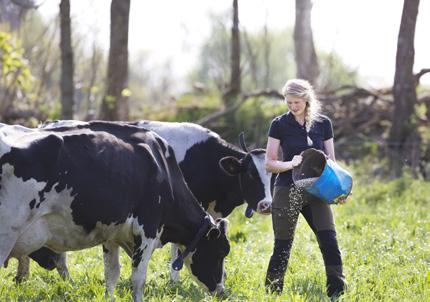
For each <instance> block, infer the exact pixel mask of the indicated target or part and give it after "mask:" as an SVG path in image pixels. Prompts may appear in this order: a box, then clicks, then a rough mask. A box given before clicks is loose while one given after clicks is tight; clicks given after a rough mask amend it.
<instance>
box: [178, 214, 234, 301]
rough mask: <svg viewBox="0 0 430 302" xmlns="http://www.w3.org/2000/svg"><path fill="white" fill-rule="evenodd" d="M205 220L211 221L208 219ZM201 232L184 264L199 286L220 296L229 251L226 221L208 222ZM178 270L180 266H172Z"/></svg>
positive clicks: (222, 289)
mask: <svg viewBox="0 0 430 302" xmlns="http://www.w3.org/2000/svg"><path fill="white" fill-rule="evenodd" d="M206 219H209V220H212V218H210V217H207V218H206ZM203 230H204V232H203V233H202V235H197V236H198V237H200V239H199V240H198V241H197V242H196V245H195V249H194V247H192V249H193V251H192V252H190V255H189V256H188V257H186V255H184V256H185V257H186V258H185V264H186V266H187V267H188V269H189V271H190V272H191V274H192V275H193V277H194V278H195V279H196V281H197V282H198V283H199V284H201V285H203V286H204V287H205V288H206V289H207V290H208V291H209V292H210V293H212V294H216V295H221V294H222V293H223V291H224V276H225V271H224V258H225V257H226V256H227V255H228V253H229V251H230V243H229V241H228V239H227V220H225V219H220V218H219V219H217V220H216V222H215V223H213V222H210V224H209V225H208V226H207V227H204V228H203ZM187 249H189V247H187ZM187 249H186V250H187ZM182 253H184V251H182ZM185 253H186V252H185ZM174 265H175V263H174ZM180 268H181V266H179V267H177V268H175V266H174V269H176V270H178V269H180Z"/></svg>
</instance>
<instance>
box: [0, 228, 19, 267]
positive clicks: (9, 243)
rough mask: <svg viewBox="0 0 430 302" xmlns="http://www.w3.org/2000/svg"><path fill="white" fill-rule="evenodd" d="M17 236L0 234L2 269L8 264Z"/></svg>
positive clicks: (0, 261)
mask: <svg viewBox="0 0 430 302" xmlns="http://www.w3.org/2000/svg"><path fill="white" fill-rule="evenodd" d="M16 238H17V237H15V236H13V235H12V234H6V235H3V234H0V242H1V244H0V267H2V266H3V265H5V264H6V261H7V260H8V259H9V257H10V252H11V251H12V248H13V246H14V244H15V242H16Z"/></svg>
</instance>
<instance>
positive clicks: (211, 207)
mask: <svg viewBox="0 0 430 302" xmlns="http://www.w3.org/2000/svg"><path fill="white" fill-rule="evenodd" d="M215 206H216V201H212V202H210V203H209V206H208V209H207V210H206V212H208V213H209V214H210V215H211V216H212V217H213V219H217V218H223V216H222V214H221V213H220V212H216V211H215Z"/></svg>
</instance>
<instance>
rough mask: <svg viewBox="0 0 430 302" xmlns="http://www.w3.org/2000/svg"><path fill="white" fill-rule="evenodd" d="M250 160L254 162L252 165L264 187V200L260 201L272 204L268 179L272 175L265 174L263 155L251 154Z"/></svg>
mask: <svg viewBox="0 0 430 302" xmlns="http://www.w3.org/2000/svg"><path fill="white" fill-rule="evenodd" d="M251 157H252V160H253V161H254V165H255V167H256V168H257V171H258V175H259V176H260V179H261V181H262V182H263V185H264V195H265V196H264V198H263V199H262V200H260V201H267V202H272V193H271V192H270V179H271V177H272V173H270V172H267V171H266V168H265V163H264V162H265V154H264V153H262V154H258V155H255V154H251Z"/></svg>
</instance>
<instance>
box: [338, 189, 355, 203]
mask: <svg viewBox="0 0 430 302" xmlns="http://www.w3.org/2000/svg"><path fill="white" fill-rule="evenodd" d="M351 195H352V192H351V193H349V194H348V195H346V196H342V197H339V198H338V199H337V203H338V204H345V203H346V201H347V199H348V198H349V196H351Z"/></svg>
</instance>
